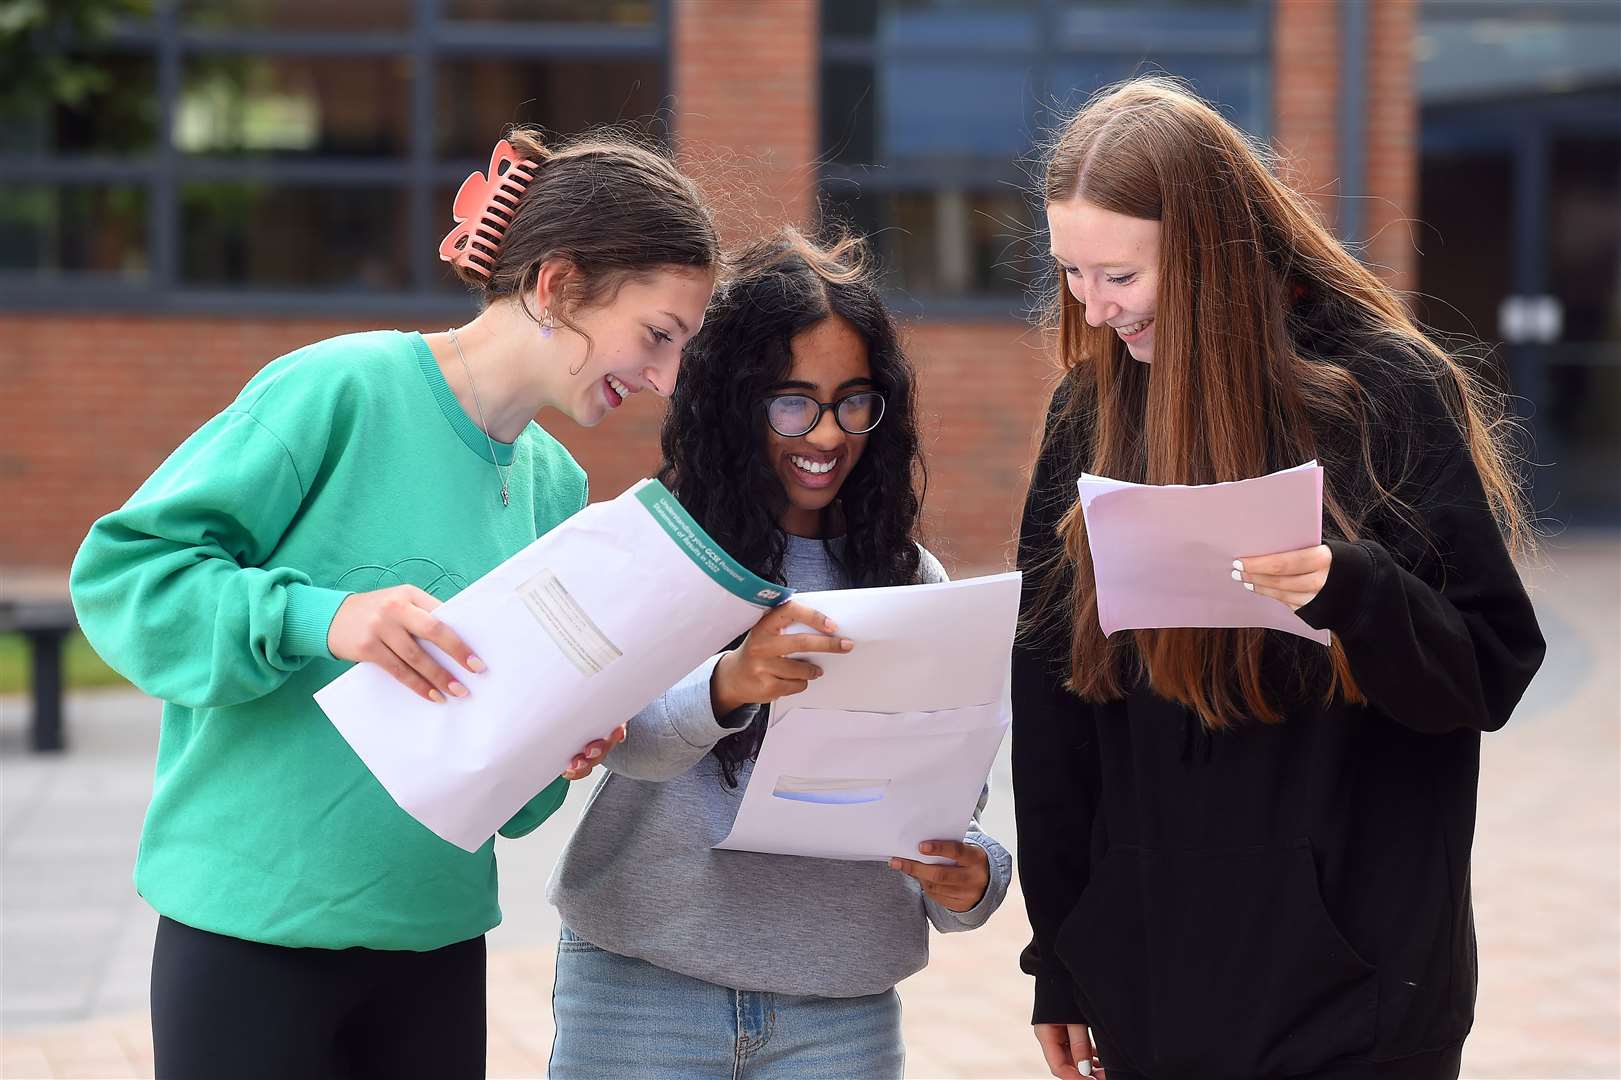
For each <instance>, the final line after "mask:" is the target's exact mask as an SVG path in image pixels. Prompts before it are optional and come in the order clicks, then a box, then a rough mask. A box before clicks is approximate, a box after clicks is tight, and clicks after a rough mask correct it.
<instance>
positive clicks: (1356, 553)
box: [1295, 540, 1374, 636]
mask: <svg viewBox="0 0 1621 1080" xmlns="http://www.w3.org/2000/svg"><path fill="white" fill-rule="evenodd" d="M1323 543H1324V544H1326V545H1327V546H1328V550H1329V551H1330V552H1331V553H1332V555H1333V561H1332V562H1331V563H1330V564H1329V568H1328V580H1327V581H1325V582H1323V587H1322V589H1320V590H1319V591H1318V593H1317V595H1316V596H1314V597H1312V599H1311V602H1310V603H1308V604H1305V605H1304V606H1302V607H1301V608H1300V609H1299V610H1297V611H1296V612H1295V614H1296V615H1298V616H1300V619H1301V621H1302V622H1304V623H1305V624H1306V625H1307V626H1309V627H1311V628H1312V629H1313V630H1332V631H1333V632H1334V633H1336V634H1340V635H1342V636H1343V635H1344V634H1347V633H1349V632H1351V631H1352V630H1355V629H1356V627H1357V625H1358V624H1359V623H1360V622H1361V621H1362V613H1363V611H1364V610H1365V607H1364V604H1365V602H1366V600H1367V592H1368V587H1369V586H1370V585H1372V584H1373V574H1374V564H1373V553H1372V552H1371V551H1369V550H1368V548H1367V546H1366V545H1364V544H1360V543H1351V542H1350V541H1347V540H1325V541H1323Z"/></svg>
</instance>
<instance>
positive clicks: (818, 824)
mask: <svg viewBox="0 0 1621 1080" xmlns="http://www.w3.org/2000/svg"><path fill="white" fill-rule="evenodd" d="M1019 581H1020V576H1019V575H1018V574H999V575H996V576H993V577H985V578H975V579H972V580H969V581H954V582H942V583H939V584H935V585H911V586H902V587H895V588H882V589H843V590H839V591H836V592H817V593H801V594H800V595H799V597H798V599H799V601H800V602H801V603H803V604H804V605H806V606H807V607H813V608H815V609H817V610H819V611H824V612H826V613H827V614H828V615H829V616H831V617H832V618H833V619H834V620H835V622H836V623H837V624H838V626H839V627H840V629H841V631H842V632H843V633H845V634H847V635H848V636H849V638H850V639H851V640H852V641H854V642H855V648H854V649H853V650H852V651H851V652H849V653H845V654H835V653H827V654H817V663H818V664H820V665H821V666H822V667H823V668H824V672H825V673H824V674H823V676H822V677H821V678H819V679H813V680H810V681H809V684H808V685H807V687H806V688H805V689H804V690H803V691H802V692H800V693H798V694H793V695H791V696H788V697H785V698H782V699H781V700H780V701H778V702H777V703H776V705H775V706H773V709H772V715H771V727H770V730H769V731H768V732H767V733H766V738H765V742H764V744H763V745H762V746H761V748H760V756H759V759H758V760H757V761H756V762H755V763H754V770H753V774H752V775H751V776H750V778H749V783H748V787H747V788H746V789H745V791H744V793H743V804H742V806H740V807H739V808H738V814H737V819H736V821H735V822H734V823H733V826H732V831H731V832H730V833H729V834H728V835H727V837H726V839H724V840H722V841H721V842H720V843H719V844H717V845H715V846H716V847H718V848H730V849H734V850H741V851H763V852H773V853H777V854H785V855H809V856H815V857H819V858H828V859H869V860H887V859H889V858H891V857H900V858H904V859H908V860H911V861H913V862H917V863H925V862H926V863H941V862H943V861H945V860H947V859H949V858H950V856H949V855H929V854H925V853H922V852H919V850H918V846H919V845H920V844H922V843H924V842H927V841H938V840H955V839H960V838H961V837H962V836H963V834H964V832H965V831H966V829H967V826H968V822H969V820H970V818H971V817H972V816H973V809H974V804H975V802H976V800H977V799H978V798H979V794H980V791H981V789H982V788H983V786H984V783H985V777H986V775H987V774H988V773H989V772H990V767H991V761H992V759H993V758H994V757H995V756H996V749H997V747H998V746H999V745H1001V742H1002V737H1003V735H1004V733H1005V732H1006V730H1007V725H1008V721H1009V719H1010V714H1009V711H1008V704H1007V700H1008V670H1009V656H1010V654H1011V651H1012V646H1013V632H1014V627H1015V624H1016V623H1017V621H1018V614H1019ZM1228 584H1229V585H1230V584H1232V583H1231V582H1228ZM1234 587H1235V588H1236V586H1234ZM1240 591H1242V590H1240ZM947 869H951V868H950V867H947ZM945 877H949V879H950V880H949V881H942V882H941V883H942V884H946V885H947V886H948V888H950V889H951V890H952V891H953V893H954V894H955V892H958V891H962V890H961V887H962V882H961V881H960V880H958V878H957V876H956V875H954V874H953V875H945ZM970 906H972V905H970Z"/></svg>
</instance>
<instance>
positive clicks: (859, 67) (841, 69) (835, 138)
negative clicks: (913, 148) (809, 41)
mask: <svg viewBox="0 0 1621 1080" xmlns="http://www.w3.org/2000/svg"><path fill="white" fill-rule="evenodd" d="M874 97H875V88H874V87H873V82H872V65H871V64H837V63H830V64H827V65H825V66H824V67H823V68H822V146H823V148H824V153H825V155H826V158H827V160H829V161H837V162H841V163H850V164H866V163H870V162H874V161H876V160H877V154H878V151H877V146H876V144H875V143H874V141H873V115H874V112H875V103H874Z"/></svg>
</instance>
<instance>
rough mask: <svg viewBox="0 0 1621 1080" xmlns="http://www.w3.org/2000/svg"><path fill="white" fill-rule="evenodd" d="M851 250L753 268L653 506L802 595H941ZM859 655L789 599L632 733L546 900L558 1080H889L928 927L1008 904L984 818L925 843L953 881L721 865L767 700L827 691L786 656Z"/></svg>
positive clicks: (702, 370) (768, 256)
mask: <svg viewBox="0 0 1621 1080" xmlns="http://www.w3.org/2000/svg"><path fill="white" fill-rule="evenodd" d="M862 255H863V252H862V248H861V246H860V245H859V244H858V243H857V242H855V241H853V240H845V241H843V242H841V243H839V244H837V245H835V246H833V247H832V248H821V247H817V246H815V245H813V244H811V243H810V242H809V241H807V240H805V239H804V238H803V237H801V236H799V235H798V234H797V233H794V232H792V231H791V230H789V231H784V232H783V233H782V234H781V235H780V236H778V237H777V238H775V239H774V240H771V241H766V242H762V243H759V244H756V245H755V246H753V247H752V248H750V249H749V250H748V251H747V252H745V253H744V255H743V256H742V258H741V260H740V264H739V268H738V273H737V275H736V276H735V278H734V280H732V281H731V282H730V283H729V284H727V285H725V286H723V288H722V290H721V292H719V293H718V294H717V296H716V300H715V303H714V305H713V306H712V307H711V309H710V312H709V316H708V321H707V322H706V324H705V326H704V327H703V329H702V330H701V331H700V332H699V333H698V334H697V335H696V336H695V337H694V338H693V340H692V341H691V343H690V344H689V345H688V346H687V349H686V356H685V358H684V361H683V367H682V373H681V379H680V382H679V383H678V384H677V389H676V393H675V396H674V399H673V400H672V401H671V404H670V408H669V411H668V413H667V415H666V419H665V423H664V431H663V454H664V464H663V466H662V468H661V470H660V479H661V480H662V481H663V482H664V484H665V486H667V487H669V488H670V489H671V490H672V491H673V492H674V493H675V494H676V496H677V498H679V499H680V500H681V502H682V503H683V505H685V506H686V508H687V509H688V510H689V511H691V513H692V514H693V516H694V517H695V518H696V519H697V520H698V522H699V523H700V524H701V525H703V527H704V528H705V529H706V530H707V531H708V532H709V533H710V534H711V535H712V536H713V537H714V538H715V539H716V540H717V541H718V542H719V543H720V544H721V545H722V546H723V547H725V548H726V550H727V551H729V552H730V553H731V554H732V555H733V556H734V557H736V558H737V559H738V560H739V561H740V562H742V563H743V564H744V565H745V566H748V567H749V568H750V569H753V570H754V571H756V572H757V573H760V574H761V575H762V576H764V577H767V578H770V579H772V580H775V581H779V582H783V583H786V584H787V585H789V586H792V587H793V588H794V589H795V590H799V591H805V590H815V589H837V588H859V587H867V586H883V585H898V584H907V583H926V582H934V581H943V580H945V572H944V571H943V570H942V569H941V567H940V564H939V562H938V561H937V560H936V559H935V558H934V556H933V555H931V554H929V552H928V551H926V550H924V549H923V548H922V547H921V546H920V545H918V544H917V543H916V541H915V539H914V534H915V532H916V526H917V519H918V511H919V504H920V499H919V496H918V488H919V487H920V486H921V485H920V481H921V476H922V459H921V453H920V451H919V446H918V434H917V426H916V410H915V401H914V375H913V371H912V369H911V365H910V363H909V362H908V361H907V359H906V357H905V355H904V354H903V352H902V351H901V348H900V346H899V342H898V338H897V334H896V330H895V326H894V323H893V321H892V319H891V317H890V315H889V313H888V311H887V310H886V308H885V306H884V304H883V302H882V300H881V299H880V297H879V294H878V292H877V290H876V289H875V288H874V286H873V284H872V281H871V279H870V276H869V273H868V271H867V269H866V268H865V267H864V265H863V262H862ZM793 622H800V623H802V624H803V625H806V626H810V627H813V628H815V629H816V630H817V631H819V632H813V633H804V634H786V633H784V630H785V629H786V628H787V626H788V625H789V624H791V623H793ZM852 647H853V648H859V647H860V646H859V643H855V644H852V643H851V642H849V641H847V640H845V639H843V638H841V637H839V636H838V630H837V627H835V626H833V625H832V624H831V623H830V622H829V621H828V620H827V619H826V618H825V617H823V616H822V615H820V614H819V613H816V612H813V611H809V610H807V609H805V608H804V607H803V606H802V605H798V604H794V603H789V604H787V605H784V607H783V608H781V609H778V610H776V611H773V612H771V613H769V614H767V615H766V616H765V617H764V618H763V619H762V620H761V622H760V624H759V625H757V626H756V627H755V628H754V630H752V631H751V632H750V633H749V634H748V636H747V637H745V638H744V639H742V640H741V641H740V642H739V643H738V644H737V645H736V646H735V647H734V648H733V649H731V650H729V651H727V652H724V653H721V654H720V655H719V656H716V657H712V658H710V659H709V660H708V661H706V662H705V663H704V664H703V665H701V666H700V667H699V668H698V669H697V670H695V671H693V672H692V673H691V674H690V675H689V676H687V678H685V679H683V680H682V681H681V682H680V683H678V684H677V685H675V686H673V687H671V688H670V689H669V690H668V691H667V692H666V693H665V694H664V695H663V696H661V697H660V698H659V699H657V700H656V701H654V702H653V703H652V704H651V705H649V706H648V707H647V708H646V709H644V710H642V712H640V713H639V714H637V715H636V716H635V717H634V718H633V719H632V720H631V721H630V723H629V725H628V734H627V736H626V738H625V741H624V742H623V744H621V745H620V746H619V747H617V748H616V749H614V750H613V751H612V752H610V753H609V754H608V756H607V758H606V759H605V762H604V764H605V768H606V776H605V777H604V779H603V781H602V783H601V784H600V785H599V786H598V787H597V789H596V790H595V791H594V792H593V793H592V795H591V800H590V802H589V804H588V805H587V807H586V810H585V814H584V816H583V818H582V820H581V822H580V825H579V827H578V829H577V830H576V831H575V833H574V836H573V838H572V839H571V840H570V842H569V845H568V847H567V849H566V850H565V851H564V853H563V857H562V859H561V860H560V861H559V863H558V865H557V868H556V870H555V871H554V873H553V875H552V880H551V883H550V886H549V890H548V895H549V897H550V899H551V901H552V902H553V903H554V904H556V905H557V908H558V910H559V912H560V913H561V915H562V921H563V931H562V939H561V941H560V943H559V946H558V961H557V982H556V987H555V991H554V996H553V1010H554V1015H555V1020H556V1025H557V1036H556V1041H555V1043H554V1044H553V1049H552V1061H551V1075H552V1076H554V1077H559V1078H564V1080H575V1078H588V1077H616V1078H617V1077H623V1076H629V1075H648V1076H658V1077H660V1078H679V1077H693V1078H699V1077H701V1078H704V1080H710V1078H714V1077H734V1078H747V1080H776V1078H778V1077H782V1078H787V1077H793V1078H795V1080H801V1078H805V1077H817V1076H827V1077H840V1078H848V1077H862V1078H867V1077H875V1078H876V1077H889V1076H894V1077H899V1076H900V1075H901V1072H902V1066H903V1059H904V1049H903V1046H902V1041H901V1034H900V1005H899V999H898V997H897V995H896V993H895V984H896V983H898V982H899V981H900V980H901V979H903V978H905V977H907V976H908V975H911V974H913V973H914V972H916V971H918V970H920V969H921V968H922V967H923V966H924V965H925V964H926V963H927V962H928V938H929V932H928V928H929V925H930V924H931V923H932V924H933V926H934V927H935V928H936V929H937V930H940V931H942V932H952V931H958V930H971V929H973V928H975V927H977V926H980V925H982V924H983V923H984V922H985V920H986V919H988V918H989V917H990V915H991V913H992V912H994V911H995V910H996V908H997V907H998V905H1000V904H1001V902H1002V898H1003V896H1004V895H1005V894H1006V892H1007V887H1008V881H1009V878H1010V876H1011V865H1010V860H1009V857H1008V854H1007V852H1006V851H1005V850H1004V849H1003V848H1002V847H1001V845H1000V844H998V843H997V842H996V841H995V840H993V839H992V838H991V837H989V836H986V835H985V834H984V833H983V832H981V831H979V826H978V818H977V814H976V817H975V820H974V822H972V823H971V824H970V827H969V831H968V834H967V836H965V837H961V838H954V837H947V838H941V839H940V840H938V841H932V842H930V843H928V844H925V845H923V847H924V849H925V850H924V851H923V852H922V853H923V854H929V855H939V856H943V857H945V858H947V859H949V860H950V863H947V864H929V863H923V862H919V861H913V860H908V859H895V860H891V862H890V863H889V864H887V865H886V864H884V863H876V862H851V861H839V860H831V859H813V858H802V857H798V856H787V855H767V854H759V853H754V852H743V851H715V850H712V845H714V844H715V843H717V842H718V841H720V840H721V839H722V838H724V837H725V836H726V835H727V833H728V832H730V831H731V827H732V822H733V819H734V818H735V816H736V814H737V810H738V806H739V805H740V802H741V799H742V794H743V789H744V787H746V785H747V783H748V778H749V775H750V770H751V769H752V767H753V762H754V758H755V756H756V755H757V753H758V751H759V747H760V744H761V741H762V739H763V738H764V735H765V729H766V725H767V714H768V712H769V703H770V702H771V701H773V700H775V699H776V698H779V697H782V696H785V695H788V694H792V693H795V692H797V691H799V690H802V689H803V688H804V687H805V686H806V684H807V682H808V680H810V679H813V678H816V677H817V676H818V675H819V674H820V669H819V668H818V667H817V665H816V663H815V661H814V659H791V658H790V655H794V656H806V655H808V656H810V657H814V656H815V655H816V654H817V653H819V652H820V653H825V652H835V651H848V650H849V649H850V648H852ZM984 798H985V795H984V794H982V795H981V801H980V806H981V808H983V806H984Z"/></svg>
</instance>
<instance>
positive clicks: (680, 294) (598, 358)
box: [553, 268, 715, 427]
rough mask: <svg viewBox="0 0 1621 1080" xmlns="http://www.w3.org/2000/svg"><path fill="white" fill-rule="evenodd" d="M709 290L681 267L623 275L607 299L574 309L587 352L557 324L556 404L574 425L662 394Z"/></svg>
mask: <svg viewBox="0 0 1621 1080" xmlns="http://www.w3.org/2000/svg"><path fill="white" fill-rule="evenodd" d="M714 287H715V282H714V278H713V277H711V276H710V275H709V274H708V273H706V272H702V271H696V270H688V269H675V268H668V269H661V270H658V271H655V272H654V273H653V274H651V275H649V276H647V277H635V278H631V279H630V280H628V281H626V282H625V283H624V285H623V286H621V287H620V289H619V291H618V293H617V294H615V295H614V296H613V298H612V299H611V300H609V301H608V302H607V303H605V304H602V305H600V306H595V307H588V308H584V309H582V310H580V311H578V312H576V313H574V315H573V321H574V322H575V323H576V324H577V325H578V326H579V328H580V330H582V331H584V333H585V334H586V335H589V337H590V343H589V349H588V346H587V342H586V339H585V337H584V336H581V335H580V334H578V333H575V332H573V331H571V330H570V329H569V328H568V327H566V326H561V325H558V326H557V329H556V330H554V331H553V334H554V339H556V340H557V346H558V349H559V352H560V356H559V357H558V359H560V360H561V361H562V362H563V363H564V364H566V365H567V368H566V370H567V371H568V372H570V373H571V374H570V375H569V376H568V380H567V383H566V385H565V387H564V390H563V393H562V395H561V398H560V400H559V401H558V402H557V405H558V408H560V409H561V410H562V411H563V412H565V413H566V414H567V415H568V416H569V417H570V419H572V420H573V421H574V422H575V423H577V424H579V425H581V426H582V427H594V426H596V425H597V424H599V423H601V422H602V419H603V418H604V417H605V416H607V415H608V414H609V413H611V412H613V411H614V410H615V409H617V408H619V407H620V406H621V405H623V404H624V403H625V399H626V398H627V397H629V396H630V395H631V394H636V393H640V392H641V391H643V390H651V391H653V392H654V393H655V394H658V395H659V396H660V397H666V398H667V397H669V396H670V394H671V393H673V392H674V390H675V380H676V375H677V373H678V371H679V369H680V366H681V347H682V346H683V345H685V344H686V343H687V339H688V338H690V337H692V335H693V334H695V333H697V332H698V327H699V326H701V325H703V319H704V308H705V307H707V306H708V304H709V297H710V294H711V293H712V292H713V291H714ZM553 321H554V324H555V323H556V320H555V319H554V320H553Z"/></svg>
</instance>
